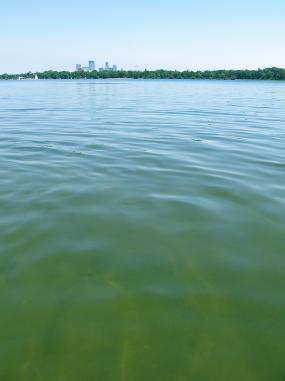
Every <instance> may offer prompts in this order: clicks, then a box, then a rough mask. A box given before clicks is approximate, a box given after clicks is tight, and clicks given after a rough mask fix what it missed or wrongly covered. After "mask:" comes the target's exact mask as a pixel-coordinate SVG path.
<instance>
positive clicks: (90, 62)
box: [88, 61, 95, 71]
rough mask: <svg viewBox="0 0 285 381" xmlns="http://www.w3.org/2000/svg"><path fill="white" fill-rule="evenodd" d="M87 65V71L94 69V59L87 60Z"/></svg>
mask: <svg viewBox="0 0 285 381" xmlns="http://www.w3.org/2000/svg"><path fill="white" fill-rule="evenodd" d="M88 67H89V71H94V70H95V62H94V61H89V62H88Z"/></svg>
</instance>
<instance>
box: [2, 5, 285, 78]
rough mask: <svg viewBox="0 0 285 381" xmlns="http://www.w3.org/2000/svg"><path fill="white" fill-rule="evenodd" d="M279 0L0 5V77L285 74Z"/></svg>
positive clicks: (284, 12) (283, 9) (283, 13)
mask: <svg viewBox="0 0 285 381" xmlns="http://www.w3.org/2000/svg"><path fill="white" fill-rule="evenodd" d="M284 20H285V0H235V1H231V0H228V1H225V0H198V1H196V0H144V1H135V0H132V1H131V0H101V1H96V0H95V1H94V0H83V1H80V0H42V1H39V0H9V1H8V0H7V1H6V0H3V1H1V7H0V39H1V41H0V72H24V71H29V70H31V71H36V70H45V69H60V70H61V69H66V70H71V69H74V66H75V64H76V63H85V62H87V61H88V60H89V59H94V60H95V61H96V65H97V67H98V66H101V65H102V64H103V63H104V62H105V61H106V60H108V61H110V62H111V63H116V64H117V65H118V66H119V67H123V68H129V69H134V68H135V67H136V66H138V67H139V68H140V69H144V68H149V69H155V68H169V69H179V70H180V69H194V70H196V69H214V68H258V67H261V68H263V67H268V66H279V67H285V21H284Z"/></svg>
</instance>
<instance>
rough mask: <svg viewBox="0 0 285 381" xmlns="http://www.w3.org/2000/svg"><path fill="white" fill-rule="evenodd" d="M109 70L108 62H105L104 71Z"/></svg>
mask: <svg viewBox="0 0 285 381" xmlns="http://www.w3.org/2000/svg"><path fill="white" fill-rule="evenodd" d="M109 69H110V66H109V62H108V61H106V62H105V70H109Z"/></svg>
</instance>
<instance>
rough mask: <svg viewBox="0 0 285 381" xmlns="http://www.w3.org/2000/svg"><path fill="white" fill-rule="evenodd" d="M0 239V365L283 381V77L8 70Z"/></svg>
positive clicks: (194, 380) (28, 377)
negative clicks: (29, 76) (147, 77)
mask: <svg viewBox="0 0 285 381" xmlns="http://www.w3.org/2000/svg"><path fill="white" fill-rule="evenodd" d="M0 239H1V241H0V245H1V246H0V308H1V310H0V380H1V381H92V380H95V381H275V380H276V381H277V380H280V381H284V379H285V296H284V295H285V82H262V81H260V82H259V81H252V82H248V81H175V80H172V81H167V80H166V81H163V80H161V81H135V80H97V81H96V80H93V81H92V80H80V81H75V80H74V81H15V82H9V81H7V82H1V83H0Z"/></svg>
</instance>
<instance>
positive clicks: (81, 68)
mask: <svg viewBox="0 0 285 381" xmlns="http://www.w3.org/2000/svg"><path fill="white" fill-rule="evenodd" d="M94 70H96V63H95V61H92V60H89V61H88V66H82V64H80V63H77V64H76V65H75V71H86V72H87V71H89V72H90V71H94ZM97 70H99V71H104V70H108V71H117V70H118V67H117V65H114V64H112V65H110V64H109V61H105V65H104V66H101V67H99V68H98V69H97Z"/></svg>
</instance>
